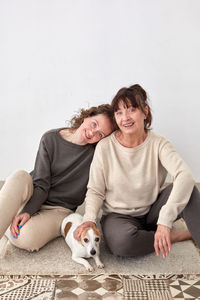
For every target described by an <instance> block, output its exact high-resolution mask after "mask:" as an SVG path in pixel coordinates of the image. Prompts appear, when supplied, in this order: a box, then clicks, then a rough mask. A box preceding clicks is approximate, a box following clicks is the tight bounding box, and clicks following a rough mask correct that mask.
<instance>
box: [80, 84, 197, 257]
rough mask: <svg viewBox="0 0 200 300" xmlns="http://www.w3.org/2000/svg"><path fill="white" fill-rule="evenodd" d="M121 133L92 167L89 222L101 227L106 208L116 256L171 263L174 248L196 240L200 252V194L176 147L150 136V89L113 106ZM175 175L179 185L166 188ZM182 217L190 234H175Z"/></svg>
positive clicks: (136, 90)
mask: <svg viewBox="0 0 200 300" xmlns="http://www.w3.org/2000/svg"><path fill="white" fill-rule="evenodd" d="M111 106H112V108H113V111H114V118H115V121H116V124H117V126H118V130H117V131H115V132H113V133H112V134H111V135H110V136H109V137H107V138H106V139H104V140H103V141H101V142H100V143H99V144H98V145H97V147H96V150H95V154H94V158H93V162H92V164H91V171H90V179H89V183H88V192H87V195H86V208H85V215H84V221H85V222H86V223H84V224H82V225H81V226H80V227H78V228H77V230H76V232H75V237H76V238H77V239H78V238H79V235H80V232H81V231H82V229H83V228H84V227H85V226H86V225H87V224H88V222H92V223H95V222H96V218H97V215H98V212H99V210H100V208H101V207H102V208H103V216H102V219H101V225H102V230H103V234H104V238H105V241H106V243H107V245H108V247H109V249H110V251H111V252H112V253H113V254H114V255H119V256H138V255H144V254H147V253H150V252H152V251H154V249H155V252H156V254H157V255H159V254H160V252H161V254H162V256H163V258H165V257H166V256H167V255H168V254H169V251H170V250H171V243H174V242H177V241H182V240H186V239H191V238H193V239H194V240H195V242H196V244H197V245H198V246H199V247H200V235H199V227H200V218H199V216H200V194H199V192H198V190H197V188H196V187H194V179H193V177H192V175H191V172H190V170H189V168H188V166H187V165H186V164H185V162H184V161H183V160H182V158H181V157H180V156H179V154H178V153H177V152H176V151H175V149H174V147H173V146H172V144H171V143H170V142H169V141H168V140H167V139H166V138H165V137H163V136H161V135H159V134H157V133H155V132H153V131H151V130H150V126H151V121H152V115H151V109H150V107H149V104H148V101H147V95H146V92H145V91H144V89H143V88H142V87H141V86H140V85H138V84H136V85H133V86H130V87H129V88H122V89H120V90H119V91H118V93H117V94H116V96H115V97H114V99H113V101H112V105H111ZM167 173H170V174H171V175H172V177H173V183H172V184H170V185H169V186H167V187H165V188H164V187H163V185H164V182H165V179H166V175H167ZM180 217H182V218H183V219H184V220H185V222H186V224H187V226H188V229H189V231H188V230H184V231H174V230H172V225H173V222H174V221H175V220H177V219H178V218H180Z"/></svg>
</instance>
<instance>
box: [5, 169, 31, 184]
mask: <svg viewBox="0 0 200 300" xmlns="http://www.w3.org/2000/svg"><path fill="white" fill-rule="evenodd" d="M7 179H15V180H23V181H25V182H26V181H28V182H30V181H32V177H31V175H30V174H29V173H28V172H26V171H25V170H17V171H14V172H13V173H12V174H10V175H9V176H8V178H7Z"/></svg>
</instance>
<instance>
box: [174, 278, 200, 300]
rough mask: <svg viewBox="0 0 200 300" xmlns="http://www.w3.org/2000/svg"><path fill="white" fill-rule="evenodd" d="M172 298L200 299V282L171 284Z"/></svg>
mask: <svg viewBox="0 0 200 300" xmlns="http://www.w3.org/2000/svg"><path fill="white" fill-rule="evenodd" d="M169 288H170V292H171V294H172V297H173V298H174V299H176V300H178V299H200V280H176V281H172V282H170V283H169Z"/></svg>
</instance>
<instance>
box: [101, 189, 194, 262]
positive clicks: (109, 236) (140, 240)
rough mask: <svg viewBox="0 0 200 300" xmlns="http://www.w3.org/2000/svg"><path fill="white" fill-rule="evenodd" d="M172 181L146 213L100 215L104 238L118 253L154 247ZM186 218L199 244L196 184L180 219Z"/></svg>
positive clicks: (130, 253) (133, 253) (145, 251)
mask: <svg viewBox="0 0 200 300" xmlns="http://www.w3.org/2000/svg"><path fill="white" fill-rule="evenodd" d="M172 187H173V184H170V185H169V186H167V187H166V188H165V189H164V190H162V192H161V193H160V194H159V195H158V198H157V200H156V202H155V203H154V204H153V205H152V206H151V208H150V211H149V212H148V214H146V215H145V216H140V217H132V216H128V215H122V214H118V213H110V214H108V215H106V216H102V218H101V226H102V231H103V235H104V239H105V242H106V244H107V246H108V248H109V249H110V251H111V253H113V254H114V255H116V256H140V255H145V254H148V253H151V252H153V251H154V233H155V231H156V228H157V224H156V223H157V220H158V216H159V212H160V209H161V207H162V206H163V205H164V204H165V203H166V202H167V199H168V197H169V195H170V192H171V190H172ZM179 218H183V219H184V221H185V222H186V224H187V227H188V229H189V231H190V233H191V235H192V237H193V239H194V241H195V242H196V244H197V246H198V247H200V193H199V190H198V189H197V187H196V186H195V187H194V189H193V192H192V194H191V197H190V200H189V202H188V204H187V206H186V207H185V208H184V210H183V211H182V212H181V214H180V215H179V216H178V218H177V219H179Z"/></svg>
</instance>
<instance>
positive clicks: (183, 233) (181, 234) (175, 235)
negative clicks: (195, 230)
mask: <svg viewBox="0 0 200 300" xmlns="http://www.w3.org/2000/svg"><path fill="white" fill-rule="evenodd" d="M170 239H171V243H176V242H181V241H187V240H192V235H191V233H190V232H189V230H187V229H185V230H175V229H172V231H171V232H170Z"/></svg>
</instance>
